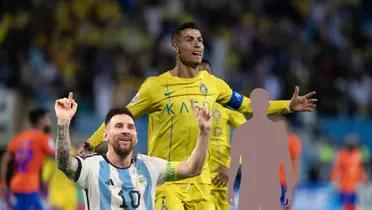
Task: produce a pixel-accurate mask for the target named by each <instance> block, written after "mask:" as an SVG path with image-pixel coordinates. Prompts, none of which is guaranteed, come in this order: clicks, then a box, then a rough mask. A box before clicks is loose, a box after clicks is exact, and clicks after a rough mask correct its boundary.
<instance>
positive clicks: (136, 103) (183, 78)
mask: <svg viewBox="0 0 372 210" xmlns="http://www.w3.org/2000/svg"><path fill="white" fill-rule="evenodd" d="M171 47H172V50H173V52H174V54H175V57H176V66H175V67H174V68H173V69H171V70H168V71H166V72H165V73H163V74H161V75H159V76H156V77H150V78H148V79H147V80H146V81H145V82H144V83H143V84H142V86H141V87H140V89H139V91H138V93H137V94H136V96H135V97H134V98H133V100H132V101H131V102H130V104H129V105H127V108H128V109H129V111H130V112H131V113H132V114H133V116H134V117H135V118H136V117H140V116H142V115H145V114H148V115H149V123H148V154H149V155H150V156H155V157H159V158H163V159H166V160H168V161H182V160H186V159H187V158H188V157H189V156H190V154H191V152H192V149H193V148H194V146H195V144H196V139H197V136H198V133H199V131H198V129H197V127H198V126H197V124H196V122H195V120H193V115H192V113H191V111H190V110H191V107H190V106H189V101H190V99H193V100H194V101H195V103H197V106H203V105H204V106H206V107H208V109H209V110H210V111H211V110H213V108H214V106H215V104H216V103H220V104H222V105H226V106H229V107H231V108H233V109H236V110H238V111H239V112H241V113H243V114H250V113H252V110H251V109H250V107H249V103H250V100H249V99H248V98H247V97H244V96H242V95H240V94H239V93H237V92H235V91H233V90H232V89H231V88H230V87H229V85H227V84H226V83H225V82H224V81H223V80H221V79H219V78H217V77H215V76H213V75H212V74H209V73H208V72H207V71H200V68H199V66H200V63H201V61H202V58H203V53H204V45H203V37H202V35H201V32H200V30H199V28H198V26H197V25H196V24H194V23H185V24H183V25H181V26H180V27H178V28H177V29H176V30H175V31H174V32H173V33H172V43H171ZM298 94H299V89H298V87H296V89H295V92H294V94H293V97H292V99H291V100H281V101H271V102H270V107H269V110H268V114H283V113H288V112H291V111H292V112H293V111H311V110H312V109H313V108H314V107H315V103H316V99H314V98H312V97H313V96H314V94H315V92H311V93H308V94H306V95H304V96H299V95H298ZM104 127H105V125H104V124H102V125H101V126H100V127H99V128H98V130H97V131H96V132H95V133H94V134H93V135H92V136H91V137H90V138H89V141H87V142H86V143H85V145H90V146H92V147H96V146H97V145H99V144H100V143H102V142H103V138H102V137H103V133H104ZM210 185H211V180H210V173H209V167H208V163H207V162H206V164H205V165H204V168H203V171H202V174H201V175H200V176H197V177H195V178H192V179H185V180H182V181H180V182H168V183H166V184H164V185H163V186H161V187H159V188H158V190H157V194H156V201H155V202H156V206H157V207H156V209H159V210H160V209H161V208H164V207H167V208H168V209H169V210H171V209H175V210H182V209H214V206H213V202H212V199H211V196H210V187H211V186H210ZM185 195H187V196H185Z"/></svg>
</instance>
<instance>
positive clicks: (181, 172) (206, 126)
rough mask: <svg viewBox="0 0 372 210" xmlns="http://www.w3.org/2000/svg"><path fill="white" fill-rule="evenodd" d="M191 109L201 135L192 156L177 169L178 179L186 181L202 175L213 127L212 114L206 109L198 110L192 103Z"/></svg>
mask: <svg viewBox="0 0 372 210" xmlns="http://www.w3.org/2000/svg"><path fill="white" fill-rule="evenodd" d="M191 107H192V110H193V112H194V114H195V118H196V121H197V122H198V125H199V129H200V133H199V138H198V141H197V143H196V146H195V148H194V150H193V151H192V153H191V156H190V157H189V158H188V159H187V160H186V161H183V162H180V163H179V164H178V166H177V168H176V178H177V179H185V178H189V177H193V176H198V175H200V174H201V171H202V168H203V165H204V162H205V157H206V156H207V150H208V141H209V134H210V129H211V125H212V120H211V114H210V112H209V111H208V110H207V108H205V107H201V108H196V107H195V105H194V102H193V101H191Z"/></svg>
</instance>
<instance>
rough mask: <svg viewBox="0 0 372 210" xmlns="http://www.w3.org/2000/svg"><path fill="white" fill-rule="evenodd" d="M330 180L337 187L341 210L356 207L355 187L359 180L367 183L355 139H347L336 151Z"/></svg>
mask: <svg viewBox="0 0 372 210" xmlns="http://www.w3.org/2000/svg"><path fill="white" fill-rule="evenodd" d="M331 179H332V182H333V183H334V184H335V185H336V186H337V187H338V190H339V192H340V199H341V203H342V206H343V210H355V209H356V202H357V197H356V188H357V185H358V183H359V182H364V183H367V175H366V172H365V170H364V168H363V162H362V153H361V151H360V149H359V147H358V142H357V140H355V139H348V140H347V141H346V144H345V147H344V148H342V149H340V151H339V152H338V154H337V156H336V159H335V162H334V164H333V168H332V175H331Z"/></svg>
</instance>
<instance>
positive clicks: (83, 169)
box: [74, 156, 89, 189]
mask: <svg viewBox="0 0 372 210" xmlns="http://www.w3.org/2000/svg"><path fill="white" fill-rule="evenodd" d="M75 158H76V160H77V161H78V168H77V171H76V176H75V178H74V182H76V183H77V184H78V185H80V186H81V187H82V188H84V189H87V188H88V175H89V164H88V161H87V160H86V159H83V158H81V157H79V156H75Z"/></svg>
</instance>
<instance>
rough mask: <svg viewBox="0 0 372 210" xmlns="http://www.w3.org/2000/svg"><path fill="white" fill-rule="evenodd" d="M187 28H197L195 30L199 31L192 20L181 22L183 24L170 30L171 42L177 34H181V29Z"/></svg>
mask: <svg viewBox="0 0 372 210" xmlns="http://www.w3.org/2000/svg"><path fill="white" fill-rule="evenodd" d="M189 28H192V29H197V30H199V31H200V29H199V27H198V25H196V24H195V23H194V22H186V23H183V24H181V25H179V26H177V28H176V29H175V30H174V31H172V43H173V42H175V41H176V39H177V38H178V36H179V35H180V34H181V31H183V30H185V29H189Z"/></svg>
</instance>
